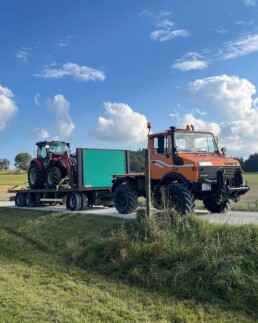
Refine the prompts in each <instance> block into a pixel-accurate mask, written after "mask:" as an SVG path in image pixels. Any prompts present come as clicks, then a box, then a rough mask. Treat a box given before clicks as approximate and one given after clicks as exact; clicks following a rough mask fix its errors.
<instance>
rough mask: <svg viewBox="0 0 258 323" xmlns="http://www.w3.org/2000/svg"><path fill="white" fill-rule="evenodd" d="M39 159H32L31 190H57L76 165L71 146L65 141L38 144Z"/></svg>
mask: <svg viewBox="0 0 258 323" xmlns="http://www.w3.org/2000/svg"><path fill="white" fill-rule="evenodd" d="M36 145H37V146H38V148H37V157H36V158H34V159H32V160H31V162H30V167H29V171H28V182H29V185H30V187H31V188H43V187H44V185H45V183H46V184H47V187H48V188H55V187H56V185H58V184H59V183H60V182H61V180H62V179H63V178H65V177H66V176H69V175H70V169H71V166H74V165H75V164H76V159H75V156H72V155H71V153H70V144H69V143H67V142H64V141H50V142H48V141H40V142H37V143H36Z"/></svg>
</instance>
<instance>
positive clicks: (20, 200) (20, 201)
mask: <svg viewBox="0 0 258 323" xmlns="http://www.w3.org/2000/svg"><path fill="white" fill-rule="evenodd" d="M15 205H16V206H18V207H24V206H25V205H26V193H17V194H16V195H15Z"/></svg>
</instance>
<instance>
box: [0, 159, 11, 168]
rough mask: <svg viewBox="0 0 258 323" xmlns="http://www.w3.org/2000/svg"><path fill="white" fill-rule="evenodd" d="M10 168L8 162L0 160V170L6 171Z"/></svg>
mask: <svg viewBox="0 0 258 323" xmlns="http://www.w3.org/2000/svg"><path fill="white" fill-rule="evenodd" d="M9 167H10V160H8V159H7V158H3V159H0V170H3V169H4V170H7V169H9Z"/></svg>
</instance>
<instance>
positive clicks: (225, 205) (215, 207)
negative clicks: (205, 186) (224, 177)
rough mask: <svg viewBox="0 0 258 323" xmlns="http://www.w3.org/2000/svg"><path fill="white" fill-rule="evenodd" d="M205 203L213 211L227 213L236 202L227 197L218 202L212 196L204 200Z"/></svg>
mask: <svg viewBox="0 0 258 323" xmlns="http://www.w3.org/2000/svg"><path fill="white" fill-rule="evenodd" d="M203 204H204V206H205V207H206V209H207V210H208V211H210V212H211V213H227V212H228V211H230V210H231V209H232V207H233V206H234V204H235V202H234V201H233V200H232V199H227V200H226V201H224V202H222V203H220V204H217V203H216V202H215V201H214V200H213V199H212V198H207V199H205V200H203Z"/></svg>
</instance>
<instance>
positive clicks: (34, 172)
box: [28, 163, 44, 188]
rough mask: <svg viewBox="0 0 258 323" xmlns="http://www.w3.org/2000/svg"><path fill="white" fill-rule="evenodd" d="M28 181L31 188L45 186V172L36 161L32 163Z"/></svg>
mask: <svg viewBox="0 0 258 323" xmlns="http://www.w3.org/2000/svg"><path fill="white" fill-rule="evenodd" d="M28 182H29V186H30V187H31V188H42V187H43V186H44V174H43V173H42V172H41V171H40V169H39V166H38V165H37V164H36V163H33V164H30V167H29V170H28Z"/></svg>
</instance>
